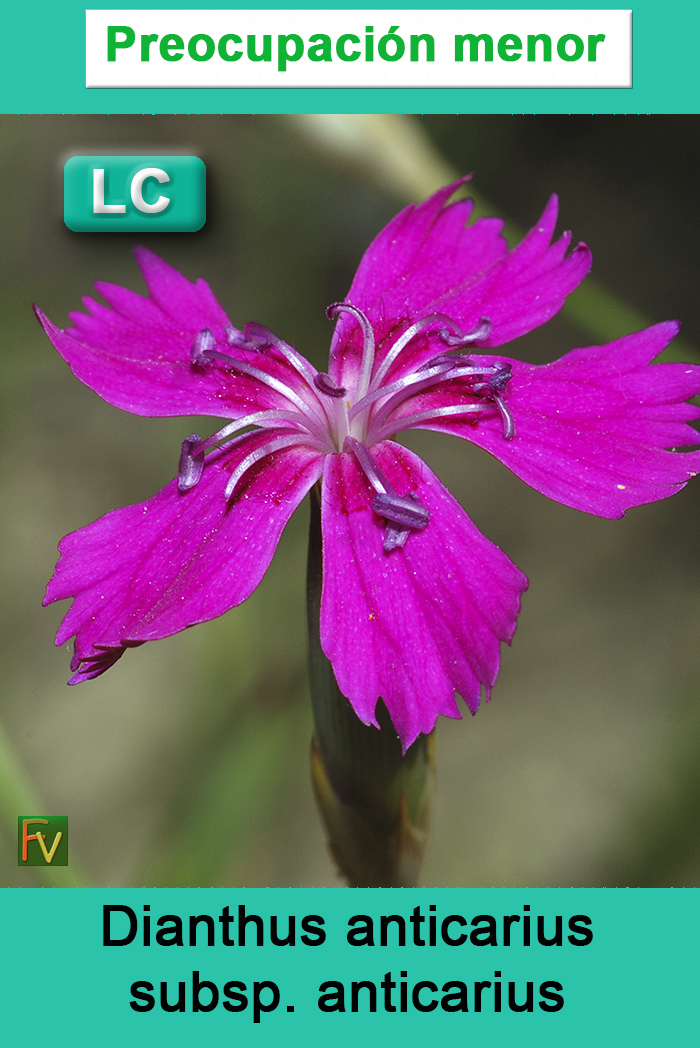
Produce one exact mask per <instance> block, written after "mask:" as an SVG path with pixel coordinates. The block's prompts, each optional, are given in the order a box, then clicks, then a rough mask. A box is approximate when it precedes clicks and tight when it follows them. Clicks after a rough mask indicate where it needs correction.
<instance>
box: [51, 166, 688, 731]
mask: <svg viewBox="0 0 700 1048" xmlns="http://www.w3.org/2000/svg"><path fill="white" fill-rule="evenodd" d="M462 181H464V180H462ZM461 184H462V183H461V182H459V183H456V184H455V185H453V186H447V187H446V188H445V189H442V190H441V191H440V192H438V193H436V194H435V195H434V196H432V197H431V198H430V199H429V200H427V201H425V202H424V203H423V204H421V205H420V206H418V207H409V208H407V209H406V210H404V211H402V212H401V214H399V215H398V216H397V217H396V218H395V219H394V220H393V221H392V222H391V223H390V224H389V225H388V226H387V227H386V229H385V230H384V231H383V232H382V233H380V234H379V236H378V237H377V238H376V240H375V241H374V243H373V244H371V246H370V247H369V249H368V251H367V252H366V254H365V256H364V258H363V260H362V262H361V263H360V267H359V269H358V272H357V275H356V277H355V280H354V282H353V285H352V287H351V289H350V291H349V293H348V296H347V300H346V301H345V302H340V303H336V304H334V305H333V306H331V307H329V310H328V313H329V316H330V317H331V318H337V324H336V328H335V334H334V337H333V341H332V345H331V355H330V365H329V369H328V374H323V373H319V372H317V371H316V369H315V368H314V367H313V366H312V365H311V364H310V363H309V362H308V361H307V360H305V359H304V357H302V356H301V355H300V354H299V353H298V352H297V351H296V350H295V349H293V348H292V347H291V346H290V345H288V344H287V343H286V342H283V341H282V340H281V339H278V338H277V337H276V336H275V335H273V334H272V333H271V332H269V331H268V330H266V329H265V328H263V327H261V326H260V325H258V324H247V325H246V326H245V328H244V329H243V330H242V331H240V330H238V329H237V328H234V327H233V326H232V325H231V323H230V322H229V319H228V317H227V316H226V314H225V313H224V312H223V310H222V309H221V307H220V306H219V304H218V303H217V301H216V299H215V298H214V296H213V295H212V293H211V291H210V289H209V287H208V286H207V284H206V283H204V281H202V280H199V281H197V283H196V284H191V283H190V282H189V281H188V280H186V279H185V278H184V277H183V276H181V275H180V274H179V273H177V272H176V271H175V270H174V269H172V268H171V267H170V266H168V265H167V264H166V263H165V262H163V261H162V260H161V259H159V258H157V257H156V256H155V255H154V254H152V253H151V252H150V251H147V250H145V249H144V248H139V249H137V252H136V255H137V259H138V262H139V265H140V266H141V269H142V271H143V274H144V277H145V279H146V283H147V285H148V289H149V292H150V297H148V298H144V297H142V296H140V295H137V294H135V293H134V292H131V291H127V290H125V289H124V288H120V287H117V286H115V285H112V284H102V283H98V284H97V285H96V286H97V289H98V291H99V292H100V293H101V294H102V296H103V297H104V299H105V300H106V302H107V303H108V305H107V306H105V305H101V304H100V303H98V302H96V301H95V300H94V299H91V298H86V299H85V300H84V301H85V306H86V309H87V313H73V314H71V319H72V321H73V325H74V326H73V327H72V328H69V329H67V330H66V331H65V332H63V331H60V330H59V329H58V328H56V327H55V326H54V325H53V324H52V323H51V322H50V321H49V320H48V318H46V317H45V316H43V314H41V312H39V311H38V310H37V314H38V316H39V319H40V321H41V323H42V324H43V326H44V329H45V330H46V332H47V334H48V336H49V338H50V339H51V341H52V342H53V344H54V346H55V347H56V349H57V350H58V351H59V353H61V355H62V356H63V357H64V358H65V359H66V361H67V362H68V363H69V365H70V367H71V368H72V370H73V372H74V374H75V375H76V376H77V377H78V378H79V379H81V381H83V382H85V383H86V384H87V385H88V386H90V387H91V388H92V389H94V390H95V391H96V392H97V393H99V394H100V396H102V397H103V398H104V399H105V400H107V401H109V402H110V403H111V404H115V405H116V406H118V407H120V408H124V409H125V410H127V411H131V412H134V413H136V414H140V415H151V416H159V415H184V414H206V415H218V416H219V417H221V418H223V419H226V420H227V421H226V424H225V425H224V427H223V428H222V429H221V430H219V432H218V433H215V434H214V435H213V436H211V437H208V438H205V439H200V437H199V436H197V435H196V434H193V435H192V436H191V437H188V438H187V440H185V441H184V443H183V448H182V454H181V458H180V467H179V474H178V478H176V479H175V480H173V481H172V482H171V483H170V484H168V485H167V486H166V487H165V488H163V490H162V491H160V492H159V493H158V494H157V495H156V496H155V497H154V498H152V499H149V500H148V501H146V502H143V503H141V504H139V505H136V506H128V507H126V508H125V509H118V510H114V511H113V512H111V513H108V514H107V515H106V516H104V517H102V518H101V519H100V520H98V521H96V522H95V523H94V524H91V525H89V526H88V527H86V528H83V529H81V530H80V531H77V532H74V533H73V534H71V535H68V536H66V537H65V538H64V539H63V540H62V541H61V543H60V546H59V549H60V552H61V558H60V560H59V562H58V565H57V567H56V571H55V574H54V576H53V578H52V580H51V582H50V583H49V587H48V590H47V594H46V600H45V603H50V602H51V601H55V600H62V599H64V598H67V597H72V598H73V605H72V607H71V609H70V611H69V612H68V614H67V615H66V617H65V619H64V621H63V623H62V625H61V628H60V630H59V632H58V636H57V638H56V643H57V644H63V643H64V642H65V641H66V640H67V639H68V638H70V637H72V636H75V654H74V658H73V661H72V664H71V666H72V670H73V671H74V676H73V677H72V679H71V681H70V683H71V684H76V683H78V682H80V681H83V680H87V679H89V678H92V677H96V676H98V675H99V674H101V673H103V672H104V671H105V670H107V669H109V667H110V666H112V665H113V664H114V663H115V662H116V661H117V659H119V658H120V657H121V655H122V654H123V653H124V651H125V650H126V648H129V647H134V646H136V645H139V644H141V643H143V642H144V641H147V640H155V639H156V638H160V637H166V636H169V635H171V634H173V633H176V632H178V631H179V630H183V629H185V628H187V627H189V626H193V625H195V624H196V623H198V622H204V621H206V620H207V619H211V618H214V617H215V616H217V615H221V614H223V613H224V612H225V611H228V609H229V608H232V607H234V606H236V605H237V604H240V603H241V602H242V601H244V600H245V599H246V598H247V597H248V596H249V595H250V593H251V592H252V591H253V590H254V589H255V587H256V586H257V585H258V583H259V582H260V580H261V578H262V576H263V575H264V573H265V571H266V569H267V566H268V564H269V563H270V560H271V558H272V555H273V553H274V550H275V547H276V545H277V541H278V539H279V536H280V533H281V532H282V529H283V528H284V526H285V524H286V523H287V520H288V519H289V517H290V516H291V514H292V513H293V511H294V509H295V508H296V507H297V506H298V505H299V503H300V502H301V500H302V499H303V498H304V496H305V495H306V493H307V492H308V491H309V489H310V488H311V487H312V486H313V485H314V484H315V483H316V482H317V481H318V480H322V528H323V562H324V583H323V595H322V606H321V643H322V647H323V650H324V652H325V653H326V655H327V657H328V658H329V659H330V661H331V663H332V665H333V669H334V672H335V675H336V678H337V681H338V684H339V686H340V689H341V691H342V692H343V694H345V695H346V696H347V698H348V699H349V700H350V702H351V703H352V705H353V707H354V709H355V711H356V713H357V715H358V717H359V718H360V719H361V720H362V721H363V722H364V723H366V724H372V723H376V720H375V707H376V704H377V701H378V699H379V698H380V697H381V698H382V699H383V700H384V702H385V703H386V705H387V708H388V710H389V713H390V715H391V718H392V721H393V723H394V725H395V727H396V730H397V731H398V733H399V735H400V736H401V739H402V742H403V744H404V747H408V746H409V745H410V744H411V742H412V741H413V740H414V739H415V738H416V736H417V735H418V734H419V733H421V732H428V731H430V730H431V729H432V727H433V726H434V724H435V720H436V718H437V716H438V714H441V713H442V714H445V715H447V716H450V717H459V716H460V712H459V707H458V705H457V702H456V697H455V692H457V693H459V695H461V696H462V698H463V699H464V701H465V702H466V704H467V706H468V707H469V709H470V710H471V711H472V712H475V711H476V709H477V707H478V704H479V698H480V693H481V691H482V688H483V689H484V690H485V692H486V695H487V697H488V695H489V692H490V689H491V687H492V686H493V684H494V682H495V680H496V677H497V674H498V668H499V649H500V643H501V642H502V641H505V642H510V640H511V639H512V637H513V634H514V632H515V626H516V620H517V616H518V612H519V609H520V597H521V594H522V593H523V592H524V590H525V589H526V586H527V580H526V578H525V576H524V575H523V574H522V573H521V572H520V571H519V570H518V569H517V568H516V566H515V565H514V564H513V563H512V562H511V561H510V560H509V559H508V557H507V556H506V555H505V554H504V553H503V552H501V550H500V549H498V548H497V547H496V546H494V545H493V544H492V543H491V542H489V541H488V539H486V538H485V537H484V536H483V535H481V534H480V532H479V531H478V530H477V529H476V528H475V527H474V525H473V524H472V523H471V521H470V520H469V518H468V517H467V515H466V513H465V512H464V510H463V509H462V508H461V507H460V506H459V505H458V504H457V502H456V501H455V500H454V499H453V498H452V496H451V495H450V494H449V492H448V491H447V490H446V489H445V488H444V487H443V485H442V484H441V483H440V481H439V480H438V479H437V477H436V476H435V475H434V474H433V473H432V472H431V471H430V469H429V468H428V467H427V466H426V465H425V463H424V462H422V461H421V460H420V459H419V458H418V457H417V456H416V455H414V454H413V453H412V452H410V451H408V450H407V449H406V448H404V447H402V446H401V445H399V444H397V443H394V442H393V440H392V439H391V438H393V437H394V436H395V434H396V433H398V432H400V431H402V430H406V429H410V428H413V427H422V428H426V429H437V430H443V431H444V432H447V433H453V434H455V435H457V436H460V437H464V438H465V439H467V440H470V441H472V442H473V443H475V444H478V445H480V446H481V447H483V448H486V450H487V451H490V452H491V453H492V454H493V455H495V456H496V457H497V458H498V459H500V460H501V461H502V462H504V463H505V464H506V465H507V466H508V467H509V468H510V469H511V470H513V472H515V473H516V474H517V475H518V476H519V477H521V478H522V479H523V480H525V481H526V482H527V483H528V484H530V485H532V486H533V487H535V488H537V489H538V490H539V491H542V492H544V494H546V495H548V496H549V497H550V498H553V499H556V500H558V501H559V502H563V503H565V504H566V505H568V506H574V507H576V508H578V509H582V510H586V511H587V512H589V513H595V514H597V515H599V516H604V517H620V516H622V515H623V514H624V512H625V510H626V509H627V508H628V507H629V506H634V505H639V504H641V503H644V502H652V501H654V500H656V499H661V498H665V497H667V496H668V495H671V494H673V493H674V492H675V491H678V490H679V489H680V488H682V487H683V486H684V484H685V483H686V482H687V481H688V479H689V478H690V477H691V476H694V475H695V473H696V472H697V471H698V470H700V452H697V451H696V452H687V453H684V454H677V453H675V452H673V451H670V450H666V449H669V448H674V447H682V446H689V445H696V444H698V443H700V438H699V437H698V435H697V433H696V431H695V430H694V429H693V428H692V427H691V426H689V425H688V422H689V421H690V420H691V419H695V418H697V417H698V416H699V415H700V411H698V409H697V408H695V407H692V406H690V405H689V404H688V403H686V401H687V399H688V398H689V397H691V396H694V395H695V394H697V393H698V392H700V368H699V367H693V366H690V365H683V364H662V365H655V366H653V367H650V366H649V364H650V361H651V360H652V359H653V358H654V357H655V356H656V355H657V354H658V353H660V352H661V350H662V349H664V347H665V346H666V345H667V344H668V342H669V341H670V340H671V339H672V338H673V336H674V335H675V334H676V332H677V329H678V325H677V324H676V323H673V322H669V323H665V324H659V325H657V326H656V327H652V328H649V329H648V330H646V331H642V332H640V333H638V334H635V335H628V336H627V337H625V338H622V339H618V340H617V341H615V342H611V343H609V344H608V345H606V346H602V347H594V348H589V349H576V350H573V352H571V353H569V354H567V355H566V356H564V357H562V358H561V359H560V360H558V361H555V362H554V363H552V364H547V365H544V366H533V365H531V364H525V363H521V362H519V361H517V360H512V359H510V358H507V357H504V356H501V355H500V354H495V355H493V354H486V353H484V352H483V351H484V350H492V349H494V348H495V347H497V346H500V345H502V344H504V343H506V342H510V341H511V340H512V339H514V338H517V336H518V335H522V334H524V333H525V332H527V331H530V330H532V329H533V328H535V327H537V326H538V325H540V324H542V323H544V322H545V321H546V320H548V319H549V318H550V317H551V316H552V315H553V314H554V313H556V312H557V311H558V310H559V309H560V308H561V306H562V305H563V303H564V299H565V297H566V295H567V294H568V293H569V292H570V291H572V290H573V289H574V288H575V287H576V286H577V285H578V284H579V283H580V281H581V280H582V279H583V277H584V276H585V274H586V273H587V271H588V269H589V267H590V254H589V251H588V249H587V248H586V247H585V245H582V244H580V245H579V246H578V247H576V248H575V249H574V250H573V251H572V252H571V253H570V254H569V255H568V256H567V254H566V251H567V248H568V244H569V235H568V234H566V235H565V236H563V237H562V238H561V239H559V240H558V241H556V242H555V243H554V244H551V243H550V242H551V237H552V233H553V230H554V225H555V221H556V214H557V202H556V198H554V197H553V198H552V199H551V200H550V202H549V204H548V205H547V208H546V209H545V212H544V214H543V215H542V218H541V219H540V222H539V223H538V224H537V226H535V228H534V229H532V230H531V231H530V233H529V234H528V235H527V237H526V238H525V239H524V240H523V241H522V243H521V244H519V245H518V246H517V247H516V248H515V249H514V250H512V251H510V252H508V251H507V246H506V244H505V241H504V240H503V238H502V237H501V236H500V229H501V225H502V223H501V222H500V221H499V220H497V219H480V220H479V221H477V222H475V223H473V224H472V225H466V222H467V219H468V218H469V215H470V212H471V209H472V203H471V201H457V202H454V203H448V201H449V198H450V197H451V195H452V194H453V192H454V191H455V189H456V188H457V187H458V186H459V185H461Z"/></svg>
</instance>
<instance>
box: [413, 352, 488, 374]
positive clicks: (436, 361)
mask: <svg viewBox="0 0 700 1048" xmlns="http://www.w3.org/2000/svg"><path fill="white" fill-rule="evenodd" d="M438 367H441V368H443V369H444V370H445V371H455V370H457V369H458V368H459V370H460V371H463V372H464V374H466V375H483V373H484V369H483V367H482V366H480V365H477V364H475V363H474V361H473V360H471V358H470V357H462V356H456V355H455V354H454V353H440V354H438V356H436V357H431V359H430V360H428V361H426V363H425V364H421V366H420V367H419V368H418V370H419V371H429V370H430V369H431V368H438Z"/></svg>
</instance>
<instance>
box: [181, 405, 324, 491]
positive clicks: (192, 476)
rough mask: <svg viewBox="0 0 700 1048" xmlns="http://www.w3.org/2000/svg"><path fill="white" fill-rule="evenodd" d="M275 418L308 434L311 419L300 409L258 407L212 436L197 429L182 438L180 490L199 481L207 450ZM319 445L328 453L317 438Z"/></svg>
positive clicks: (275, 420)
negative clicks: (236, 434)
mask: <svg viewBox="0 0 700 1048" xmlns="http://www.w3.org/2000/svg"><path fill="white" fill-rule="evenodd" d="M271 422H291V423H293V424H296V425H297V426H299V427H300V429H301V433H302V434H304V436H306V434H308V426H307V419H306V418H305V417H304V416H303V415H299V414H298V413H297V412H296V411H256V412H255V413H254V414H252V415H244V416H243V417H242V418H239V419H235V420H234V421H233V422H229V423H228V425H226V426H223V427H222V428H221V429H220V430H217V432H216V433H212V434H211V436H209V437H205V438H204V439H202V438H200V437H199V436H198V435H197V434H196V433H193V434H192V436H191V437H188V438H187V439H186V440H183V442H182V452H181V454H180V463H179V466H178V476H179V481H178V486H179V488H180V491H189V490H190V488H193V487H194V486H195V485H196V484H198V483H199V481H200V479H201V476H202V471H203V469H204V452H205V451H208V450H209V449H210V448H213V447H215V445H216V444H220V443H221V442H222V441H224V440H228V438H229V437H232V436H233V435H234V434H235V433H239V432H240V431H241V430H243V429H247V428H248V426H259V425H260V424H261V423H268V424H269V423H271ZM275 428H276V427H271V431H272V432H274V429H275ZM288 429H289V427H288V426H285V430H288ZM316 446H318V448H319V450H320V451H321V452H324V453H325V452H327V451H328V446H327V444H321V443H320V442H316Z"/></svg>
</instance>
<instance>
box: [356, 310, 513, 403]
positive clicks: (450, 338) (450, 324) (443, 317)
mask: <svg viewBox="0 0 700 1048" xmlns="http://www.w3.org/2000/svg"><path fill="white" fill-rule="evenodd" d="M439 322H441V323H442V325H443V326H442V327H441V328H440V330H439V331H438V335H439V337H440V338H441V339H442V341H443V342H446V343H447V345H448V346H450V347H451V348H453V349H459V348H461V347H462V346H467V345H470V344H472V343H474V342H480V341H481V340H483V339H485V338H488V336H489V335H490V334H491V330H492V328H493V324H492V323H491V321H490V320H489V319H488V318H487V317H481V318H480V319H479V321H478V322H477V324H476V326H475V327H474V328H472V330H471V331H468V332H466V333H465V332H464V331H462V329H461V327H460V326H459V324H458V323H457V321H456V320H453V319H452V317H448V316H447V314H446V313H430V314H429V315H428V316H425V317H423V318H422V319H421V320H417V321H416V322H415V323H414V324H411V326H410V327H409V328H407V329H406V330H405V331H404V333H403V335H401V336H400V337H399V338H397V340H396V342H395V343H394V345H393V346H392V347H391V349H390V350H389V352H388V353H387V355H386V356H385V357H384V360H383V361H382V363H381V365H380V366H379V368H378V369H377V373H376V375H375V376H374V378H373V380H372V387H371V388H372V389H376V388H377V387H378V386H379V385H380V384H381V382H382V381H383V379H384V377H385V376H386V374H387V372H388V371H389V368H390V367H391V365H392V364H393V363H394V361H395V360H396V358H397V357H398V355H399V353H401V351H402V350H404V349H405V348H406V346H407V345H408V343H409V342H410V341H411V340H412V339H414V338H415V337H416V335H418V334H420V332H421V331H424V330H425V329H426V328H427V327H430V325H431V324H437V323H439ZM450 329H452V334H450ZM435 359H437V358H435ZM428 363H429V364H430V363H431V362H430V361H429V362H428ZM424 366H425V365H424Z"/></svg>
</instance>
